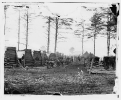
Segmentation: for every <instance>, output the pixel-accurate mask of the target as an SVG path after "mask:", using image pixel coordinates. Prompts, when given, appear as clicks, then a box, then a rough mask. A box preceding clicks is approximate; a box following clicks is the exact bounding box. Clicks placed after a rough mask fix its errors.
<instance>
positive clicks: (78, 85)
mask: <svg viewBox="0 0 121 100" xmlns="http://www.w3.org/2000/svg"><path fill="white" fill-rule="evenodd" d="M63 70H64V72H63ZM14 72H15V73H14V74H13V70H12V69H8V70H6V71H5V94H16V92H18V93H20V94H38V95H45V94H52V93H54V92H60V93H61V94H63V95H81V94H101V93H104V94H105V93H106V94H109V93H111V91H113V86H114V85H115V81H114V78H115V75H106V74H99V75H88V74H84V82H82V79H79V81H77V80H76V78H77V72H78V70H74V69H73V70H71V71H70V69H61V68H59V69H57V68H56V69H50V70H42V71H41V70H35V69H34V70H31V69H30V70H21V69H16V70H14Z"/></svg>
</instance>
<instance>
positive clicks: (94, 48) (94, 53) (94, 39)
mask: <svg viewBox="0 0 121 100" xmlns="http://www.w3.org/2000/svg"><path fill="white" fill-rule="evenodd" d="M94 56H95V34H94Z"/></svg>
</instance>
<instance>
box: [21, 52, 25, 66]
mask: <svg viewBox="0 0 121 100" xmlns="http://www.w3.org/2000/svg"><path fill="white" fill-rule="evenodd" d="M21 59H22V63H23V67H25V55H24V54H23V56H22V58H21Z"/></svg>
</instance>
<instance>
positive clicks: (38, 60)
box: [33, 51, 42, 66]
mask: <svg viewBox="0 0 121 100" xmlns="http://www.w3.org/2000/svg"><path fill="white" fill-rule="evenodd" d="M33 58H34V61H35V66H41V65H42V57H41V52H40V51H34V52H33Z"/></svg>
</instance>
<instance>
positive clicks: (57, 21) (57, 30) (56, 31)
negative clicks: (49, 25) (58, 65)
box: [54, 17, 58, 53]
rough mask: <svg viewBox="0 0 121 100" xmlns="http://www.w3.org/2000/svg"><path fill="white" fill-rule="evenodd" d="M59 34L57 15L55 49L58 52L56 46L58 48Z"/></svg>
mask: <svg viewBox="0 0 121 100" xmlns="http://www.w3.org/2000/svg"><path fill="white" fill-rule="evenodd" d="M57 36H58V18H57V17H56V33H55V49H54V52H55V53H56V48H57V38H58V37H57Z"/></svg>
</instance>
